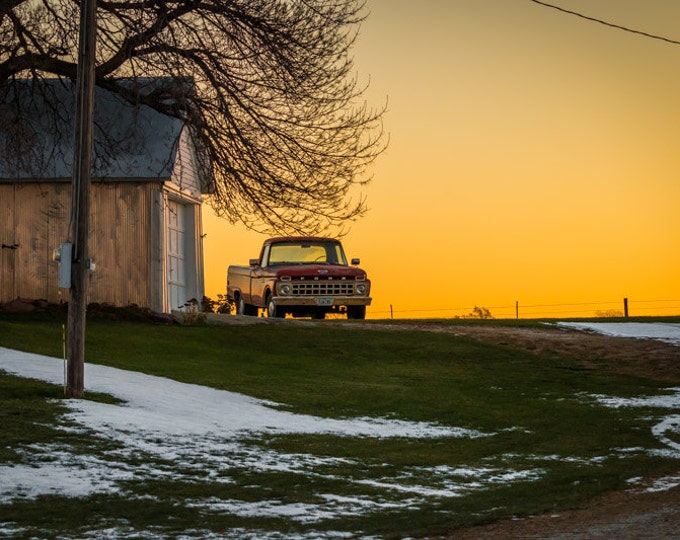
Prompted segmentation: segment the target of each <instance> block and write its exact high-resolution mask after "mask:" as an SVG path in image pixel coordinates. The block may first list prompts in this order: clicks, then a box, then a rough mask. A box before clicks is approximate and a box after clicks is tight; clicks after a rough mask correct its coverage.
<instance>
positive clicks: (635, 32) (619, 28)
mask: <svg viewBox="0 0 680 540" xmlns="http://www.w3.org/2000/svg"><path fill="white" fill-rule="evenodd" d="M529 1H530V2H533V3H534V4H538V5H541V6H545V7H548V8H552V9H556V10H557V11H561V12H562V13H567V14H569V15H575V16H576V17H580V18H581V19H585V20H587V21H592V22H596V23H599V24H603V25H605V26H609V27H610V28H616V29H617V30H623V31H624V32H630V33H631V34H637V35H639V36H644V37H648V38H652V39H658V40H660V41H665V42H666V43H672V44H673V45H680V41H677V40H675V39H670V38H667V37H663V36H657V35H656V34H650V33H649V32H643V31H642V30H635V29H634V28H629V27H627V26H622V25H620V24H614V23H611V22H608V21H604V20H602V19H597V18H595V17H590V16H588V15H584V14H583V13H579V12H578V11H572V10H570V9H565V8H562V7H559V6H555V5H553V4H548V3H547V2H541V1H540V0H529Z"/></svg>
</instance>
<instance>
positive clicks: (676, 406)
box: [589, 387, 680, 457]
mask: <svg viewBox="0 0 680 540" xmlns="http://www.w3.org/2000/svg"><path fill="white" fill-rule="evenodd" d="M666 390H667V391H668V392H669V393H668V394H663V395H658V396H647V397H641V398H620V397H611V396H603V395H592V396H589V397H590V398H594V399H595V400H596V401H597V402H598V403H601V404H602V405H604V406H606V407H610V408H613V409H618V408H622V407H637V408H642V407H650V408H655V409H670V410H672V411H680V387H679V388H667V389H666ZM652 434H653V435H654V436H655V437H656V438H657V439H658V440H659V441H660V442H662V443H663V444H665V445H666V447H667V448H666V449H665V450H659V451H657V453H659V454H662V455H664V456H669V457H680V442H677V441H676V440H674V438H675V439H678V437H679V436H680V414H671V415H668V416H665V417H664V418H662V419H661V421H660V422H658V423H657V424H655V425H654V426H653V427H652ZM671 437H674V438H671Z"/></svg>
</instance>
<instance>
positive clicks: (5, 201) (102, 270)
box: [0, 181, 162, 308]
mask: <svg viewBox="0 0 680 540" xmlns="http://www.w3.org/2000/svg"><path fill="white" fill-rule="evenodd" d="M160 189H161V184H160V182H157V183H153V182H132V181H130V182H115V183H104V182H94V183H93V184H92V199H91V215H90V244H89V251H90V258H91V259H92V260H93V261H94V263H95V264H96V270H95V271H94V272H93V273H91V274H90V286H89V292H88V302H101V303H104V302H105V303H111V304H115V305H122V306H124V305H128V304H137V305H139V306H142V307H152V308H154V307H157V306H154V305H152V304H153V302H152V300H151V292H152V291H151V285H150V282H151V281H155V280H153V279H152V276H153V277H156V276H157V275H158V272H159V269H158V268H157V267H155V266H156V265H157V264H158V263H159V259H160V258H162V255H160V254H159V253H156V252H159V251H160V249H161V246H159V245H158V244H159V242H158V240H157V237H156V239H152V231H154V230H155V231H158V228H159V224H158V223H155V222H154V220H158V215H159V214H160V212H159V211H158V209H157V208H156V206H157V205H158V204H159V197H158V193H159V191H160ZM70 207H71V185H70V183H68V182H64V183H59V182H50V183H44V182H20V183H13V184H0V241H2V243H3V244H5V245H8V246H14V245H18V247H17V248H16V249H11V248H4V249H2V254H1V258H0V302H8V301H10V300H12V299H14V298H17V297H23V298H44V299H47V300H48V301H50V302H60V301H62V300H68V290H66V289H61V290H60V289H58V267H57V263H56V262H53V261H52V252H53V250H54V249H55V248H57V247H58V246H59V244H60V243H61V242H63V241H65V240H66V235H67V230H68V225H69V219H70V215H69V214H70ZM154 261H156V262H155V263H154ZM154 273H155V275H154Z"/></svg>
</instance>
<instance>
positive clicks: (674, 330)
mask: <svg viewBox="0 0 680 540" xmlns="http://www.w3.org/2000/svg"><path fill="white" fill-rule="evenodd" d="M557 325H558V326H564V327H567V328H574V329H577V330H586V331H590V332H597V333H598V334H605V335H607V336H618V337H629V338H641V339H643V338H644V339H656V340H659V341H664V342H666V343H671V344H673V345H678V346H680V324H677V323H639V322H629V323H628V322H624V323H591V322H587V323H585V322H584V323H580V322H559V323H557Z"/></svg>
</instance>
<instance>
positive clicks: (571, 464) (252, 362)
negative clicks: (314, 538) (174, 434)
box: [0, 314, 678, 538]
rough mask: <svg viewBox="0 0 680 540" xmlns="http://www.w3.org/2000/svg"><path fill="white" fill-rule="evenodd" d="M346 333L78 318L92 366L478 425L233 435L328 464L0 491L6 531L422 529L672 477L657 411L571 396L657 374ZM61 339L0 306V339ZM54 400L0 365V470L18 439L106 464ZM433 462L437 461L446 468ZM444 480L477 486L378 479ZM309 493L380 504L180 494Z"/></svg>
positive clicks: (47, 322)
mask: <svg viewBox="0 0 680 540" xmlns="http://www.w3.org/2000/svg"><path fill="white" fill-rule="evenodd" d="M438 322H442V321H438ZM458 322H461V323H462V324H467V321H456V323H458ZM446 324H451V321H446ZM472 324H490V323H488V322H486V321H484V322H481V323H472ZM495 324H497V323H495ZM503 324H511V323H510V322H504V323H503ZM519 324H522V325H535V324H537V323H535V322H527V321H522V322H520V323H519ZM352 326H353V327H351V328H347V327H338V326H337V325H333V324H324V325H320V326H312V325H309V326H306V325H255V326H233V327H208V326H191V327H187V326H182V327H177V326H174V327H170V326H155V325H149V324H142V323H125V322H107V321H101V320H96V319H95V320H89V321H88V326H87V343H86V357H87V361H88V362H92V363H99V364H104V365H110V366H115V367H119V368H124V369H130V370H135V371H142V372H145V373H149V374H154V375H161V376H165V377H170V378H172V379H176V380H179V381H184V382H190V383H196V384H201V385H206V386H212V387H215V388H221V389H227V390H231V391H236V392H242V393H245V394H248V395H251V396H254V397H259V398H264V399H269V400H273V401H275V402H278V403H281V404H284V405H285V406H286V410H290V411H293V412H296V413H301V414H302V413H304V414H313V415H316V416H321V417H333V418H345V417H357V416H372V417H376V416H378V417H386V416H387V417H395V418H399V419H404V420H413V421H424V422H434V423H438V424H442V425H451V426H457V427H463V428H468V429H474V430H479V431H481V432H484V433H493V434H494V435H493V436H486V437H480V438H474V439H470V438H442V439H434V440H416V439H384V440H376V439H367V438H351V437H341V436H336V435H277V436H266V437H260V438H256V439H252V440H249V441H243V444H245V445H247V446H248V448H250V449H254V450H255V451H259V452H274V453H275V454H276V455H286V454H292V455H301V456H302V455H311V456H318V457H327V458H332V459H329V460H328V461H327V462H324V463H322V464H316V465H315V466H314V468H313V470H311V471H310V473H309V474H300V473H299V471H297V472H295V471H283V470H270V471H255V470H251V469H247V468H238V467H234V468H232V469H230V470H220V471H215V470H210V469H209V467H208V466H207V465H206V470H205V471H204V473H205V474H204V475H203V476H202V475H201V474H199V473H196V471H184V470H182V469H181V468H178V467H179V466H178V465H176V464H172V463H162V465H163V466H164V467H171V468H172V467H175V469H173V470H174V471H175V474H173V475H172V476H171V477H169V478H149V477H145V476H142V477H141V479H140V480H136V479H130V480H126V481H125V482H122V483H121V485H122V489H123V493H124V494H125V495H121V494H120V493H118V494H99V495H94V496H90V497H85V498H81V499H70V498H68V497H60V496H57V495H52V496H44V497H40V498H38V499H35V500H31V499H27V500H15V501H13V502H5V503H4V504H0V516H2V518H0V523H3V522H4V523H11V524H12V526H13V527H14V528H15V529H16V530H19V531H24V532H22V533H17V535H18V536H21V535H22V534H24V533H25V534H26V536H31V535H33V536H41V537H48V538H49V537H55V538H56V537H66V538H69V537H72V538H77V537H79V536H82V535H83V534H84V533H85V532H87V531H89V530H101V529H103V528H105V527H106V526H112V527H119V528H120V529H121V530H128V531H131V534H134V533H141V532H144V531H149V530H154V531H156V532H158V533H159V534H161V535H169V536H173V535H177V534H182V533H185V532H186V531H192V530H194V531H202V533H201V534H203V533H206V532H213V533H215V534H223V533H225V531H231V533H230V534H233V531H235V530H236V531H251V532H254V533H257V534H260V533H261V534H264V533H266V532H268V531H280V532H283V533H285V534H290V535H294V534H297V533H299V534H302V533H310V531H325V530H331V531H346V532H350V533H357V534H358V533H360V534H367V535H368V534H375V535H380V536H384V537H387V538H389V537H403V536H409V535H410V536H435V535H437V534H446V533H450V532H451V531H452V530H454V529H455V528H457V527H461V526H467V525H472V524H477V523H482V522H485V521H489V520H493V519H499V518H503V517H510V516H514V515H527V514H535V513H540V512H546V511H550V512H552V511H557V510H560V509H564V508H569V507H573V506H577V505H580V504H583V503H584V502H585V501H587V500H588V499H590V498H591V497H593V496H594V495H597V494H598V493H602V492H604V491H608V490H615V489H622V488H623V487H625V486H626V482H627V480H628V479H629V478H632V477H658V476H663V475H665V474H669V473H672V472H676V471H677V468H678V461H677V459H673V458H670V457H664V455H659V454H654V453H653V452H652V451H654V450H661V449H662V448H663V447H662V445H661V443H659V442H658V441H657V440H656V439H654V437H653V436H652V434H651V427H652V426H653V425H654V424H655V423H657V422H658V420H659V418H661V417H662V416H663V415H664V414H667V411H662V410H656V409H649V408H647V409H627V408H622V409H609V408H605V407H603V406H599V405H597V404H595V403H594V402H592V401H588V400H587V399H585V398H584V397H583V396H587V395H592V394H606V395H612V396H621V397H633V396H645V395H656V394H659V393H662V392H663V386H662V385H661V384H660V383H658V382H657V381H653V380H647V379H643V378H637V377H630V376H619V375H612V374H611V373H604V372H598V371H595V370H584V369H582V368H581V367H580V366H579V365H578V364H577V363H576V362H575V361H573V360H572V359H570V358H567V357H560V356H556V355H555V354H551V355H550V356H539V355H535V354H530V353H527V352H526V351H519V350H515V349H512V348H510V347H507V346H499V345H493V344H490V343H485V342H481V341H475V340H472V339H469V338H466V337H462V336H455V335H452V334H436V333H429V332H418V331H411V330H401V331H391V330H383V329H375V328H371V324H370V323H369V324H365V325H352ZM354 326H356V327H354ZM61 336H62V329H61V321H60V320H58V319H53V318H49V317H45V318H41V317H39V316H17V315H15V316H8V315H6V314H5V315H2V314H0V346H3V347H9V348H15V349H19V350H25V351H31V352H36V353H40V354H47V355H50V356H57V357H60V356H61V354H62V352H61V351H62V337H61ZM86 385H87V381H86ZM60 396H61V388H56V387H53V386H50V385H46V384H43V383H37V382H34V381H27V380H23V379H20V378H17V377H11V376H8V375H5V374H0V419H1V420H2V426H3V429H2V431H1V432H0V466H1V465H3V464H4V465H7V464H12V463H25V462H30V458H31V449H32V448H33V447H34V446H35V445H38V446H39V445H47V444H52V445H55V446H56V447H58V448H62V449H63V448H69V447H73V448H74V449H75V451H76V452H78V453H80V454H83V453H84V454H88V455H93V456H97V457H98V458H100V459H109V454H108V452H110V451H111V450H112V449H113V450H115V449H116V443H112V442H110V441H109V442H107V441H105V440H102V439H101V438H99V437H97V434H96V433H90V432H84V433H81V434H80V435H79V436H78V437H73V436H69V432H68V431H64V430H63V429H60V426H66V427H68V424H67V422H66V421H65V420H64V417H63V414H64V411H65V410H66V409H65V404H64V403H63V401H61V398H60ZM87 397H88V398H92V397H94V398H95V399H98V400H104V399H105V398H104V396H90V395H89V394H88V396H87ZM555 456H560V458H559V459H558V458H556V457H555ZM563 458H573V459H563ZM147 461H148V462H150V463H158V462H159V458H158V457H156V456H153V455H139V456H137V458H136V460H135V461H134V462H131V463H130V466H133V465H134V466H138V465H141V464H143V463H145V462H147ZM457 468H471V469H475V470H477V471H479V472H478V473H477V475H476V476H473V477H470V478H462V477H461V478H458V477H456V476H455V473H454V472H452V471H455V470H456V469H457ZM492 469H493V470H494V471H535V472H536V474H535V476H533V477H531V478H528V479H526V480H520V481H513V482H500V481H493V480H492V479H491V478H490V475H492V474H493V473H487V472H484V471H488V470H492ZM442 470H445V471H448V472H445V473H444V476H446V475H448V476H446V478H443V477H442V476H441V475H442V472H441V471H442ZM215 474H216V475H217V477H215ZM453 479H455V482H457V484H456V485H458V486H462V488H466V487H472V485H473V483H474V482H476V481H479V482H483V483H484V482H486V483H485V484H484V487H483V488H481V489H476V488H475V489H464V492H463V493H462V495H461V496H458V497H453V496H449V497H442V496H423V497H419V500H418V502H417V503H413V494H412V493H409V492H406V491H398V490H394V489H388V488H386V487H385V486H386V485H387V484H399V485H401V486H406V487H408V486H413V487H415V486H419V485H422V486H430V487H432V486H434V487H442V486H444V485H448V484H446V482H449V483H451V482H453ZM326 493H333V494H335V495H336V496H341V497H348V498H359V499H362V500H365V501H378V502H381V503H382V502H391V503H393V504H392V505H391V506H381V507H380V511H374V512H370V511H369V512H355V513H347V515H344V516H343V517H342V518H333V519H331V518H329V519H328V520H327V521H326V522H320V523H314V524H309V525H307V524H304V523H300V522H296V521H294V520H290V519H283V518H280V517H266V516H243V515H241V516H239V515H235V514H234V513H230V512H221V511H217V510H214V509H208V510H207V509H205V508H203V509H201V508H199V507H194V506H192V505H190V504H187V501H193V500H205V499H210V498H214V499H215V500H222V501H231V500H238V501H276V502H278V503H280V504H295V503H306V504H317V503H320V501H321V495H322V494H326ZM140 501H141V502H140ZM45 509H47V510H45ZM74 516H79V517H77V518H76V517H74ZM0 529H1V526H0ZM243 534H245V533H243ZM198 536H200V534H198V533H197V537H198Z"/></svg>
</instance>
